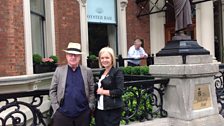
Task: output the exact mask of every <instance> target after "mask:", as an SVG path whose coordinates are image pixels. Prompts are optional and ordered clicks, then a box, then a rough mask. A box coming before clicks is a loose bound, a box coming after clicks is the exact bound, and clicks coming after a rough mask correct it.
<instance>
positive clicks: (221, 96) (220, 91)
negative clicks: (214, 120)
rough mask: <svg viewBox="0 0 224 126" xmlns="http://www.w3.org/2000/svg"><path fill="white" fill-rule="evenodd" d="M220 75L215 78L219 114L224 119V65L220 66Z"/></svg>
mask: <svg viewBox="0 0 224 126" xmlns="http://www.w3.org/2000/svg"><path fill="white" fill-rule="evenodd" d="M219 69H220V71H219V73H218V74H216V75H215V76H214V80H215V89H216V96H217V102H218V103H219V104H220V109H219V113H220V114H221V115H222V116H223V117H224V111H223V110H224V83H223V78H224V65H223V64H221V65H219Z"/></svg>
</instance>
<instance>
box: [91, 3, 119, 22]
mask: <svg viewBox="0 0 224 126" xmlns="http://www.w3.org/2000/svg"><path fill="white" fill-rule="evenodd" d="M87 18H88V22H92V23H107V24H116V22H117V21H116V2H115V0H87Z"/></svg>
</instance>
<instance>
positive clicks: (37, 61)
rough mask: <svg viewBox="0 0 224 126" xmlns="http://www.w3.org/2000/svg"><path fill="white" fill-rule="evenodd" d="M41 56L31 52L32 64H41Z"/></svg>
mask: <svg viewBox="0 0 224 126" xmlns="http://www.w3.org/2000/svg"><path fill="white" fill-rule="evenodd" d="M41 62H42V56H41V55H39V54H33V63H34V64H41Z"/></svg>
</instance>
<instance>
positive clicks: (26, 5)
mask: <svg viewBox="0 0 224 126" xmlns="http://www.w3.org/2000/svg"><path fill="white" fill-rule="evenodd" d="M23 15H24V41H25V63H26V74H27V75H30V74H33V61H32V55H33V53H32V38H31V36H32V35H31V17H30V0H23Z"/></svg>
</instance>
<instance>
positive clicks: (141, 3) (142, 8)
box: [135, 0, 212, 17]
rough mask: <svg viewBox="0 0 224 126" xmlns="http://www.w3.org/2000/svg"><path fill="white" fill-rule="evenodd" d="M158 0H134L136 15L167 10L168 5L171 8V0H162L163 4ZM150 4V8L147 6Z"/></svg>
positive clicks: (198, 1)
mask: <svg viewBox="0 0 224 126" xmlns="http://www.w3.org/2000/svg"><path fill="white" fill-rule="evenodd" d="M159 1H160V0H136V1H135V3H136V4H137V6H138V8H139V11H138V13H137V17H141V16H146V15H150V14H155V13H160V12H164V11H166V10H167V6H170V7H172V8H173V3H172V2H170V1H171V0H164V3H163V5H161V6H159V5H158V2H159ZM207 1H212V0H195V1H192V0H190V2H191V5H192V6H193V5H195V4H199V3H202V2H207ZM149 4H150V8H149Z"/></svg>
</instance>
